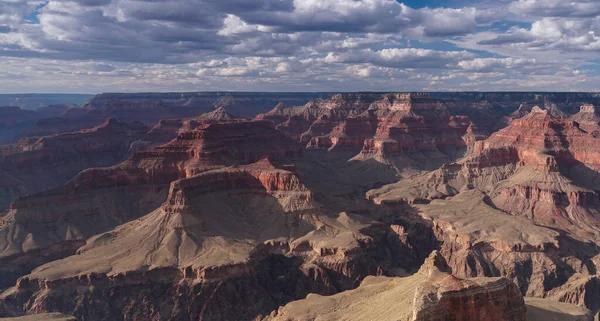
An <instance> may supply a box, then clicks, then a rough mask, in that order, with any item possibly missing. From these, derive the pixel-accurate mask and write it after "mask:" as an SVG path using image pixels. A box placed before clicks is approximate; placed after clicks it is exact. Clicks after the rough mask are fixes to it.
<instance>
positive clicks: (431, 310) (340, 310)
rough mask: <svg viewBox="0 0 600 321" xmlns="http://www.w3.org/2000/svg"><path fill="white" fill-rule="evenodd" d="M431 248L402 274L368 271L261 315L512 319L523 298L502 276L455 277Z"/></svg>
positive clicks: (518, 315) (518, 316)
mask: <svg viewBox="0 0 600 321" xmlns="http://www.w3.org/2000/svg"><path fill="white" fill-rule="evenodd" d="M449 272H451V271H449V270H448V267H447V266H446V265H445V261H444V259H443V258H442V257H441V256H440V255H439V254H437V252H434V253H432V254H431V256H430V257H429V258H428V259H427V260H426V261H425V263H424V264H423V267H421V269H420V270H419V272H418V273H416V274H414V275H412V276H410V277H406V278H388V277H369V278H367V279H365V281H364V282H363V283H362V284H361V286H360V287H359V288H358V289H356V290H351V291H347V292H344V293H341V294H337V295H334V296H330V297H321V296H318V295H309V296H308V297H307V298H306V299H305V300H301V301H296V302H292V303H290V304H288V305H286V306H284V307H282V308H280V309H279V310H278V311H276V312H275V311H274V312H273V313H272V314H271V316H269V317H267V318H265V319H264V320H265V321H267V320H269V321H270V320H272V321H276V320H281V321H283V320H306V321H309V320H415V321H416V320H419V321H429V320H457V321H458V320H464V321H467V320H473V321H475V320H506V321H508V320H515V321H521V320H523V321H524V320H526V319H525V303H524V301H523V297H522V296H521V295H520V294H519V291H518V290H517V288H516V287H515V285H514V284H512V283H511V282H510V281H508V280H507V279H503V278H499V279H486V278H476V279H459V278H456V277H454V276H452V275H451V274H449Z"/></svg>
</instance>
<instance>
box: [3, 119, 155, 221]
mask: <svg viewBox="0 0 600 321" xmlns="http://www.w3.org/2000/svg"><path fill="white" fill-rule="evenodd" d="M147 131H148V128H147V127H146V126H144V125H142V124H141V123H131V124H124V123H120V122H118V121H117V120H116V119H114V118H110V119H107V120H106V121H105V122H104V123H103V124H101V125H99V126H96V127H94V128H91V129H86V130H81V131H78V132H73V133H67V134H60V135H55V136H46V137H34V138H24V139H22V140H20V141H19V142H17V143H15V144H12V145H4V146H0V189H3V191H4V192H3V193H2V194H0V209H6V208H8V205H9V204H10V203H11V202H12V201H13V200H14V199H15V198H16V197H17V196H21V195H25V194H32V193H36V192H40V191H43V190H46V189H50V188H54V187H58V186H61V185H62V184H64V183H66V182H67V181H68V180H70V179H71V178H73V177H74V176H75V175H77V173H79V172H80V171H82V170H84V169H86V168H89V167H102V166H112V165H114V164H116V163H118V162H120V161H122V160H124V158H125V157H126V156H127V155H128V153H129V150H130V145H131V143H133V142H134V141H135V140H138V139H140V138H142V137H143V136H144V135H145V133H146V132H147Z"/></svg>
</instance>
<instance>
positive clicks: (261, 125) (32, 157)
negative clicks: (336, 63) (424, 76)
mask: <svg viewBox="0 0 600 321" xmlns="http://www.w3.org/2000/svg"><path fill="white" fill-rule="evenodd" d="M598 108H600V96H599V95H597V94H585V93H370V92H366V93H343V94H338V93H266V94H262V93H164V94H159V93H156V94H101V95H97V96H95V97H93V98H91V99H90V100H88V101H87V102H86V103H84V104H83V105H82V106H75V105H61V106H52V107H45V108H42V109H40V110H37V111H27V110H23V109H20V108H17V107H6V108H5V109H3V108H0V113H2V112H4V113H5V114H6V115H7V117H6V118H3V117H0V121H5V122H6V124H7V127H4V128H7V129H5V130H4V132H2V131H0V137H4V138H3V139H4V141H2V143H3V145H0V275H1V276H2V278H0V318H2V317H5V318H11V319H10V320H13V319H14V320H36V319H39V320H44V319H56V320H63V319H64V320H71V319H76V320H82V321H95V320H110V321H113V320H115V321H116V320H156V321H158V320H219V321H220V320H265V321H266V320H272V321H275V320H280V321H283V320H367V319H377V320H465V321H466V320H481V321H488V320H497V321H503V320H506V321H513V320H514V321H522V320H530V321H542V320H553V319H554V320H573V321H575V320H582V321H583V320H593V319H594V316H595V315H596V314H598V312H599V311H600V304H599V303H598V302H600V292H599V291H598V289H599V285H600V278H599V275H598V273H599V272H598V269H599V268H600V266H599V264H600V221H599V220H598V216H599V214H600V213H599V211H600V197H599V194H598V191H600V186H599V185H598V182H599V181H600V180H599V178H600V176H599V175H600V147H598V146H600V144H598V143H600V137H598V127H599V122H598V117H597V113H598V112H599V111H597V109H598ZM3 133H4V134H3ZM2 135H4V136H2Z"/></svg>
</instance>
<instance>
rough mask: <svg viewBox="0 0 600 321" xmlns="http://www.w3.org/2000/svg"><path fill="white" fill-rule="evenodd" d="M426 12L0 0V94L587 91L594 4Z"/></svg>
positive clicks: (233, 1) (576, 1)
mask: <svg viewBox="0 0 600 321" xmlns="http://www.w3.org/2000/svg"><path fill="white" fill-rule="evenodd" d="M434 4H436V2H434V1H431V0H424V6H423V8H419V9H417V8H411V7H410V6H408V5H405V4H402V3H399V2H398V1H393V0H254V1H248V0H48V1H34V0H4V1H0V56H1V57H0V90H3V91H9V90H10V88H23V87H27V81H28V82H29V83H30V84H32V85H31V86H30V87H27V88H36V87H35V86H38V87H37V88H49V89H45V90H44V91H52V90H50V89H61V88H67V89H68V88H74V89H77V88H80V87H78V86H79V85H78V84H80V83H81V84H83V85H81V86H88V87H90V88H97V90H99V91H104V90H107V91H108V90H110V91H122V90H125V89H126V90H131V91H133V90H135V89H140V90H185V89H188V90H203V89H204V90H218V89H232V90H233V89H241V90H257V89H261V88H262V89H263V90H369V89H372V90H385V89H386V88H387V89H399V88H402V90H411V89H412V90H443V89H461V88H462V89H464V88H487V89H494V88H509V86H513V85H515V84H518V83H520V82H516V81H513V82H510V81H501V80H502V78H503V77H505V78H509V79H515V78H518V79H520V80H521V79H522V80H530V81H540V83H543V84H545V85H550V84H552V82H551V81H550V80H549V79H547V78H544V77H549V76H550V75H551V74H552V75H555V76H556V75H559V76H560V77H566V78H565V79H569V81H570V82H571V83H572V84H577V86H580V87H578V88H581V89H586V88H587V89H591V88H597V86H596V87H594V86H593V85H592V84H591V82H589V81H580V80H581V79H596V78H594V77H596V76H597V75H598V74H599V73H600V71H598V70H599V68H598V67H597V65H596V61H595V60H594V59H597V57H596V55H597V52H598V51H599V49H600V40H599V39H598V35H600V20H599V19H598V17H597V16H598V15H599V14H600V11H598V10H600V8H598V6H599V4H598V2H597V1H592V0H572V1H569V2H568V5H567V3H566V2H561V1H557V0H544V1H542V0H515V1H512V2H510V0H499V1H486V2H471V5H467V6H465V7H457V8H444V7H439V6H435V5H434ZM34 17H35V18H34ZM7 62H10V64H9V63H7ZM575 72H579V74H576V73H575ZM53 75H54V76H53ZM56 75H60V80H59V81H54V82H53V81H52V77H56ZM557 77H558V76H557ZM9 79H12V81H13V82H12V83H11V82H10V81H9ZM575 79H577V80H575ZM390 80H393V81H390ZM520 80H519V81H520ZM557 81H558V80H557ZM44 82H45V84H46V86H47V87H43V86H44V85H43V84H44ZM167 83H168V84H167ZM502 86H505V87H502ZM554 86H557V87H560V86H559V85H558V84H556V83H555V84H554ZM102 88H104V90H103V89H102ZM511 89H513V88H511ZM81 91H84V92H85V90H83V89H82V90H81Z"/></svg>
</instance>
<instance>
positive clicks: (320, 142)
mask: <svg viewBox="0 0 600 321" xmlns="http://www.w3.org/2000/svg"><path fill="white" fill-rule="evenodd" d="M257 118H258V119H266V120H270V121H272V122H274V123H276V124H278V125H277V128H278V129H279V130H281V131H282V132H284V133H285V134H286V135H288V136H289V137H291V138H292V139H297V140H299V141H300V142H301V143H303V144H307V147H309V148H316V149H326V150H329V151H343V152H353V153H358V156H357V157H356V158H355V159H356V160H363V161H364V160H367V159H371V158H375V159H376V160H378V161H381V162H390V158H393V157H396V156H406V155H408V154H411V153H415V152H416V153H420V152H438V153H440V154H441V155H444V156H442V157H446V159H447V157H450V159H453V158H455V157H456V155H460V151H459V150H461V149H465V147H466V146H467V144H472V143H473V142H474V141H476V140H477V139H481V138H482V137H481V135H479V134H477V133H474V131H476V127H475V126H471V125H472V124H471V123H470V121H469V119H468V118H467V117H461V116H458V117H450V116H449V112H448V110H447V109H446V108H445V106H444V104H443V103H442V102H441V101H440V100H436V99H433V98H431V96H429V95H428V94H424V93H404V94H339V95H335V96H333V97H331V98H330V99H328V100H320V101H314V102H311V103H308V104H306V105H305V106H301V107H288V106H285V105H278V106H277V107H276V108H275V109H273V110H272V111H270V112H269V113H266V114H262V115H259V116H257ZM463 135H464V136H465V137H463ZM438 157H439V156H438Z"/></svg>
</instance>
